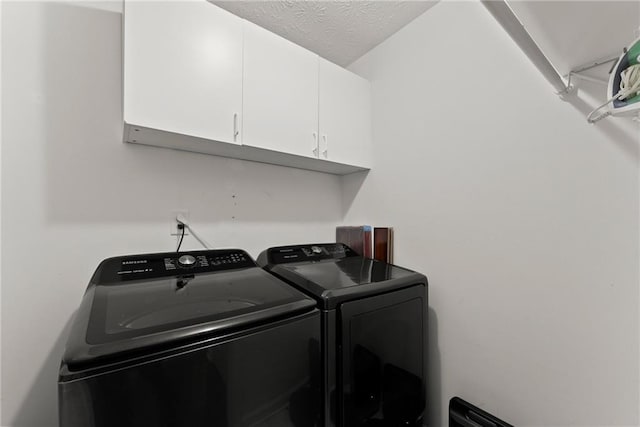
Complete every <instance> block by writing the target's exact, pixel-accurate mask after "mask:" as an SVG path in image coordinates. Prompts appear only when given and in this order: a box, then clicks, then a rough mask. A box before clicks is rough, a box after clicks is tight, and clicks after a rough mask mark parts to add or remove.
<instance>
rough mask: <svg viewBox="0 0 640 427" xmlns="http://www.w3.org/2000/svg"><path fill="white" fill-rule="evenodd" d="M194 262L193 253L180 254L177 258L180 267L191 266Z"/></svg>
mask: <svg viewBox="0 0 640 427" xmlns="http://www.w3.org/2000/svg"><path fill="white" fill-rule="evenodd" d="M195 263H196V258H195V257H194V256H193V255H182V256H181V257H180V258H178V264H180V265H181V266H182V267H193V266H194V265H195Z"/></svg>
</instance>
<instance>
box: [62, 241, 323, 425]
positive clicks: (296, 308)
mask: <svg viewBox="0 0 640 427" xmlns="http://www.w3.org/2000/svg"><path fill="white" fill-rule="evenodd" d="M315 306H316V304H315V301H314V300H313V299H311V298H309V297H307V296H305V295H304V294H303V293H301V292H299V291H297V290H295V289H293V288H292V287H291V286H289V285H287V284H285V283H283V282H282V281H281V280H279V279H277V278H276V277H274V276H272V275H271V274H268V273H267V272H265V271H264V270H263V269H261V268H259V267H258V266H257V265H256V264H255V262H254V261H253V260H252V259H251V258H250V257H249V255H248V254H247V253H246V252H244V251H241V250H215V251H195V252H189V253H184V254H183V253H180V254H176V253H175V252H173V253H158V254H147V255H135V256H124V257H117V258H110V259H107V260H105V261H103V262H102V263H101V264H100V266H99V267H98V269H97V270H96V272H95V273H94V275H93V278H92V279H91V281H90V283H89V286H88V287H87V290H86V292H85V294H84V297H83V299H82V303H81V305H80V307H79V309H78V311H77V313H76V316H75V319H74V322H73V325H72V329H71V332H70V336H69V340H68V343H67V347H66V349H65V353H64V357H63V360H62V364H61V367H60V375H59V380H58V394H59V414H60V415H59V416H60V426H61V427H114V426H118V427H134V426H135V427H140V426H153V427H205V426H206V427H211V426H220V427H245V426H247V427H248V426H265V427H266V426H291V427H307V426H309V427H310V426H316V425H318V423H319V420H320V418H321V406H320V405H321V394H320V393H321V385H320V382H321V378H320V372H321V359H320V357H321V355H320V330H321V324H320V312H319V311H318V309H316V308H315Z"/></svg>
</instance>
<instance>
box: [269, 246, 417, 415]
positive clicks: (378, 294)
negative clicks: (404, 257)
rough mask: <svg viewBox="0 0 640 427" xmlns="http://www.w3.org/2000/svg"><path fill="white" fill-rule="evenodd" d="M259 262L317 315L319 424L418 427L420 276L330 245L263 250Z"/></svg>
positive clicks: (342, 247) (341, 247)
mask: <svg viewBox="0 0 640 427" xmlns="http://www.w3.org/2000/svg"><path fill="white" fill-rule="evenodd" d="M258 264H259V265H261V266H263V267H264V268H265V269H266V270H268V271H270V272H271V273H273V274H274V275H275V276H277V277H279V278H281V279H283V280H284V281H286V282H288V283H290V284H292V285H293V286H295V287H296V288H298V289H300V290H301V291H303V292H305V293H306V294H307V295H310V296H312V297H314V299H315V300H316V301H317V303H318V307H319V308H320V309H321V310H322V354H323V408H324V412H323V425H324V426H326V427H328V426H336V425H337V426H338V427H360V426H386V427H399V426H422V424H423V422H425V411H426V387H425V384H426V372H427V370H426V354H427V349H426V345H427V311H426V310H427V278H426V277H425V276H424V275H422V274H419V273H416V272H414V271H411V270H407V269H405V268H401V267H398V266H395V265H391V264H386V263H383V262H379V261H375V260H372V259H368V258H364V257H362V256H359V255H357V254H356V253H355V252H354V251H353V250H351V249H350V248H349V247H347V246H346V245H343V244H336V243H331V244H314V245H297V246H282V247H276V248H270V249H267V250H266V251H264V252H262V253H261V254H260V256H259V257H258Z"/></svg>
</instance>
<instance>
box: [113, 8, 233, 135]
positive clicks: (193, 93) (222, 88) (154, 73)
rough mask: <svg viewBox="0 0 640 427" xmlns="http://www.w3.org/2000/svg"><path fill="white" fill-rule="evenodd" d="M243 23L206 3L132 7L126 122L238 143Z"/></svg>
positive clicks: (127, 23) (127, 28) (127, 32)
mask: <svg viewBox="0 0 640 427" xmlns="http://www.w3.org/2000/svg"><path fill="white" fill-rule="evenodd" d="M241 111H242V20H241V19H240V18H238V17H236V16H234V15H232V14H230V13H228V12H226V11H224V10H222V9H220V8H218V7H217V6H214V5H212V4H211V3H209V2H206V1H204V0H203V1H171V2H163V1H158V2H139V1H126V3H125V12H124V114H125V116H124V119H125V122H127V123H129V124H135V125H140V126H145V127H149V128H154V129H160V130H166V131H170V132H175V133H180V134H185V135H192V136H197V137H202V138H206V139H212V140H217V141H222V142H230V143H234V142H236V141H237V143H240V137H241V136H240V135H239V132H238V131H239V130H240V128H241V123H240V120H241V116H240V113H241Z"/></svg>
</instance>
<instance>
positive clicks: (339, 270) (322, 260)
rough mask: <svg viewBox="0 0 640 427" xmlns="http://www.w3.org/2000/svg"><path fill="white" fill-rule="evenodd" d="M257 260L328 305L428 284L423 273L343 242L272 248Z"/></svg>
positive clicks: (324, 305)
mask: <svg viewBox="0 0 640 427" xmlns="http://www.w3.org/2000/svg"><path fill="white" fill-rule="evenodd" d="M258 262H259V263H260V264H261V265H263V266H264V267H265V268H266V269H267V270H269V271H272V272H273V273H274V274H276V275H278V276H279V277H281V278H283V279H285V280H286V281H288V282H290V283H292V284H294V285H295V286H296V287H298V288H299V289H302V290H303V291H304V292H306V293H307V294H309V295H312V296H313V297H315V298H316V299H317V300H319V301H320V303H321V305H322V306H323V307H324V308H327V309H330V308H334V307H336V306H337V304H339V303H340V302H343V301H347V300H353V299H357V298H361V297H364V296H368V295H374V294H379V293H383V292H388V291H392V290H395V289H401V288H406V287H409V286H413V285H418V284H423V285H425V286H426V284H427V278H426V277H425V276H424V275H422V274H420V273H416V272H415V271H412V270H409V269H406V268H402V267H398V266H397V265H393V264H387V263H384V262H380V261H376V260H373V259H370V258H365V257H362V256H359V255H357V254H356V253H355V252H354V251H353V250H351V249H350V248H349V247H348V246H346V245H344V244H341V243H326V244H313V245H298V246H282V247H277V248H270V249H267V250H266V251H265V252H263V253H262V254H261V255H260V257H259V258H258Z"/></svg>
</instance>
